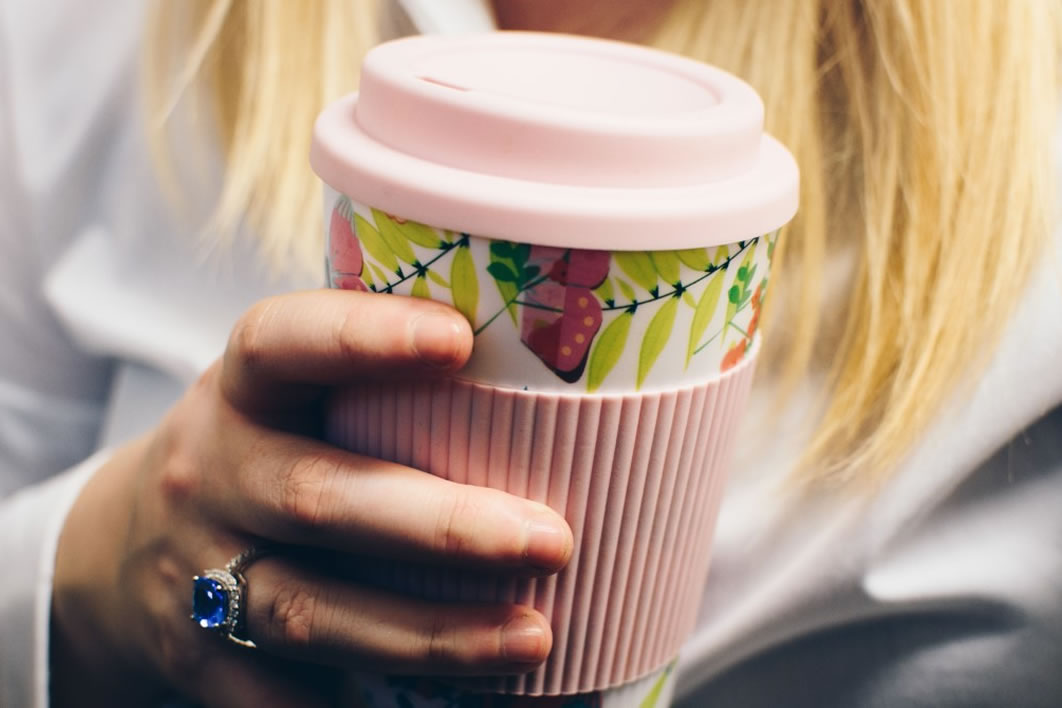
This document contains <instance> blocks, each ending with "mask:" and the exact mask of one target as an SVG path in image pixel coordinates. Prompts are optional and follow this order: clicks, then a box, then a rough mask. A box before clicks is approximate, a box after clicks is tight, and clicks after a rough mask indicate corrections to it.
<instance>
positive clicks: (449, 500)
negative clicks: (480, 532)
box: [435, 493, 478, 555]
mask: <svg viewBox="0 0 1062 708" xmlns="http://www.w3.org/2000/svg"><path fill="white" fill-rule="evenodd" d="M477 514H478V512H477V511H476V509H475V505H474V504H473V503H472V502H471V501H470V500H469V499H468V497H467V495H465V494H461V493H451V494H447V495H445V496H442V497H440V498H439V510H438V514H437V516H436V523H435V543H436V548H437V550H438V551H439V552H441V553H443V554H445V555H461V554H464V553H467V552H468V551H469V550H470V548H471V546H472V544H473V541H474V539H473V537H472V534H470V533H469V532H468V529H469V528H470V527H471V525H472V524H471V523H470V521H471V520H473V519H475V518H476V516H477Z"/></svg>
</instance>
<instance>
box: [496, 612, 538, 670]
mask: <svg viewBox="0 0 1062 708" xmlns="http://www.w3.org/2000/svg"><path fill="white" fill-rule="evenodd" d="M548 652H549V643H548V641H547V639H546V630H545V629H544V628H543V627H542V624H541V623H540V622H538V620H536V619H535V618H534V617H531V616H529V615H521V616H519V617H514V618H513V619H511V620H509V621H508V622H507V623H506V624H505V626H504V627H502V654H503V655H504V657H505V659H506V660H507V661H511V662H513V663H514V664H525V663H526V664H532V663H538V662H540V661H542V660H544V659H545V658H546V654H547V653H548Z"/></svg>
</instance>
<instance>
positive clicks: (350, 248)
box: [328, 202, 364, 275]
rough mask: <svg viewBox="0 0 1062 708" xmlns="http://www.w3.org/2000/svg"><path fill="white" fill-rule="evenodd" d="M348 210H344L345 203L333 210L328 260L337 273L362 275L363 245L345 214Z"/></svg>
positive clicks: (329, 231) (329, 233) (329, 232)
mask: <svg viewBox="0 0 1062 708" xmlns="http://www.w3.org/2000/svg"><path fill="white" fill-rule="evenodd" d="M348 210H349V206H348V207H347V209H344V208H343V202H340V203H339V204H337V205H336V208H335V209H333V210H332V223H331V224H330V225H329V228H328V258H329V260H330V262H331V263H332V270H334V271H336V272H337V273H349V274H351V275H361V269H362V268H363V267H364V262H363V259H362V255H361V243H360V242H359V241H358V237H357V236H356V235H355V234H354V227H353V226H351V224H350V217H349V215H348V214H346V213H344V212H346V211H348Z"/></svg>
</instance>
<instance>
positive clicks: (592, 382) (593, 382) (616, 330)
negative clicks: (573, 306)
mask: <svg viewBox="0 0 1062 708" xmlns="http://www.w3.org/2000/svg"><path fill="white" fill-rule="evenodd" d="M633 319H634V315H632V314H631V313H630V312H621V313H620V314H619V316H618V317H616V319H614V320H612V322H610V323H609V325H608V327H605V329H604V331H603V332H601V334H600V335H599V336H598V338H597V342H596V343H595V344H594V351H592V352H591V353H590V362H589V364H588V368H587V373H586V390H587V391H596V390H597V389H598V388H600V387H601V384H602V383H604V382H605V378H606V377H607V376H608V375H609V373H611V372H612V369H613V368H614V367H615V366H616V362H618V361H619V360H620V356H622V355H623V348H624V347H625V346H627V335H629V334H630V331H631V320H633Z"/></svg>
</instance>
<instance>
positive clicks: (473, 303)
mask: <svg viewBox="0 0 1062 708" xmlns="http://www.w3.org/2000/svg"><path fill="white" fill-rule="evenodd" d="M450 287H451V290H452V292H453V301H454V308H456V309H457V311H458V312H460V313H461V314H462V315H464V316H465V319H467V320H468V323H469V324H470V325H472V329H475V328H476V310H478V309H479V277H478V276H477V275H476V264H475V262H474V261H473V260H472V249H470V248H469V247H468V246H459V247H458V248H457V253H455V254H454V260H453V263H451V264H450Z"/></svg>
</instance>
